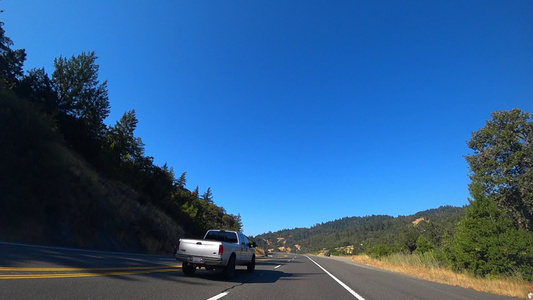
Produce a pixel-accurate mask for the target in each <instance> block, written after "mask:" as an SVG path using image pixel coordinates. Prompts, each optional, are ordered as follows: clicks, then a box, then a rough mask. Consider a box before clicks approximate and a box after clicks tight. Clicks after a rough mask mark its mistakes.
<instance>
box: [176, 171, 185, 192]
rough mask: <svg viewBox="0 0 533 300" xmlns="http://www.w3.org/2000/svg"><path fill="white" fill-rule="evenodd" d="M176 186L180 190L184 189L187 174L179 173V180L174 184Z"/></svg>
mask: <svg viewBox="0 0 533 300" xmlns="http://www.w3.org/2000/svg"><path fill="white" fill-rule="evenodd" d="M176 185H177V186H178V187H179V188H180V189H184V188H185V186H186V185H187V172H183V173H181V176H180V178H179V179H178V181H177V182H176Z"/></svg>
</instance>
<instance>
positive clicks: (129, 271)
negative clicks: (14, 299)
mask: <svg viewBox="0 0 533 300" xmlns="http://www.w3.org/2000/svg"><path fill="white" fill-rule="evenodd" d="M180 268H181V267H178V266H161V267H131V268H85V269H82V268H1V269H0V270H1V271H6V270H9V271H19V272H35V271H41V272H43V271H46V272H68V271H82V272H83V271H85V273H63V274H54V273H53V274H4V275H0V280H6V279H43V278H45V279H51V278H76V277H96V276H121V275H136V274H150V273H164V272H176V271H178V269H180ZM104 270H122V271H115V272H96V273H87V271H89V272H90V271H104Z"/></svg>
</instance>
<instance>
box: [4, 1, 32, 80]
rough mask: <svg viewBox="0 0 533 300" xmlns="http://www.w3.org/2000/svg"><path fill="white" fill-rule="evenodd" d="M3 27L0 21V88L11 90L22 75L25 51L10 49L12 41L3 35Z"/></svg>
mask: <svg viewBox="0 0 533 300" xmlns="http://www.w3.org/2000/svg"><path fill="white" fill-rule="evenodd" d="M1 12H2V11H0V13H1ZM3 27H4V22H1V21H0V88H5V89H13V87H15V85H16V84H17V82H18V81H19V80H20V79H21V78H22V76H23V75H24V73H23V70H22V67H23V66H24V61H26V51H25V50H24V49H18V50H13V49H11V46H13V41H12V40H11V39H10V38H9V37H7V36H6V35H5V31H4V28H3Z"/></svg>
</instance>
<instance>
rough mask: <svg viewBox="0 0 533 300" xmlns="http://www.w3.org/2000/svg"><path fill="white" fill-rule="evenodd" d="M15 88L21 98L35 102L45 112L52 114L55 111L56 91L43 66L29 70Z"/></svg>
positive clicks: (56, 107)
mask: <svg viewBox="0 0 533 300" xmlns="http://www.w3.org/2000/svg"><path fill="white" fill-rule="evenodd" d="M16 90H17V93H18V94H19V96H20V97H21V98H22V99H25V100H28V101H30V102H32V103H35V104H37V105H38V107H39V108H40V110H42V111H44V112H45V113H46V114H48V115H50V116H54V115H55V114H56V113H57V109H58V106H57V93H56V92H55V91H54V87H53V83H52V80H51V79H50V77H48V74H47V73H46V72H45V71H44V68H40V69H32V70H30V71H29V72H28V73H27V75H26V76H24V77H23V78H22V80H21V81H20V83H19V85H18V87H17V89H16Z"/></svg>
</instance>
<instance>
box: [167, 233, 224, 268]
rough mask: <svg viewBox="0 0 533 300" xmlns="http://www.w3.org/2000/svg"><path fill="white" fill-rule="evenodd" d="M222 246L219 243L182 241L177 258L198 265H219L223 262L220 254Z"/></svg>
mask: <svg viewBox="0 0 533 300" xmlns="http://www.w3.org/2000/svg"><path fill="white" fill-rule="evenodd" d="M220 245H221V242H217V241H209V240H193V239H180V245H179V249H177V252H176V258H180V260H186V261H188V262H191V263H198V264H204V263H205V264H210V265H211V264H219V263H220V262H221V260H222V259H221V256H220V255H219V253H218V250H219V247H220Z"/></svg>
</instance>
